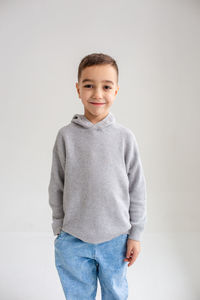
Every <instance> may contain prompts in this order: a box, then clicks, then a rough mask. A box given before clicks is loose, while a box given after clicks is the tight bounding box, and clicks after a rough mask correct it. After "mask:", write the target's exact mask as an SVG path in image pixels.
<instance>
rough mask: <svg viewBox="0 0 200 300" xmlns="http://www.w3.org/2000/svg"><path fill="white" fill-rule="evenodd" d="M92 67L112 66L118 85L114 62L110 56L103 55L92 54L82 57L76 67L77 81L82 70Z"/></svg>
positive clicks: (116, 67) (116, 68)
mask: <svg viewBox="0 0 200 300" xmlns="http://www.w3.org/2000/svg"><path fill="white" fill-rule="evenodd" d="M94 65H111V66H113V67H114V68H115V70H116V72H117V83H118V77H119V69H118V66H117V63H116V60H115V59H114V58H112V57H111V56H110V55H107V54H103V53H92V54H89V55H86V56H85V57H83V59H82V60H81V62H80V64H79V67H78V81H79V80H80V77H81V72H82V71H83V69H85V68H86V67H89V66H94Z"/></svg>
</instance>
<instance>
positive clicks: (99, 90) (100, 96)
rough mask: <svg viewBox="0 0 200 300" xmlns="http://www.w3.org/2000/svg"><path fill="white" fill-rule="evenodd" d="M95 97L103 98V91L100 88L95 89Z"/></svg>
mask: <svg viewBox="0 0 200 300" xmlns="http://www.w3.org/2000/svg"><path fill="white" fill-rule="evenodd" d="M93 98H94V99H101V98H102V92H101V89H100V88H96V89H94V93H93Z"/></svg>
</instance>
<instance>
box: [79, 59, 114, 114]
mask: <svg viewBox="0 0 200 300" xmlns="http://www.w3.org/2000/svg"><path fill="white" fill-rule="evenodd" d="M106 80H108V82H106ZM109 81H110V82H109ZM76 89H77V92H78V95H79V98H80V99H81V101H82V103H83V105H84V110H85V115H86V116H89V117H98V116H99V117H101V116H102V117H103V116H105V115H107V114H108V112H109V109H110V107H111V106H112V104H113V101H114V99H115V97H116V95H117V92H118V89H119V86H118V84H117V73H116V70H115V69H114V67H112V66H111V65H95V66H89V67H86V68H85V69H83V71H82V73H81V77H80V80H79V82H78V83H76ZM93 103H101V104H96V105H95V104H93Z"/></svg>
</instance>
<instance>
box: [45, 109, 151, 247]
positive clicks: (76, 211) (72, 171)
mask: <svg viewBox="0 0 200 300" xmlns="http://www.w3.org/2000/svg"><path fill="white" fill-rule="evenodd" d="M48 193H49V204H50V207H51V209H52V229H53V233H54V235H56V234H58V233H60V230H61V229H62V230H63V231H65V232H68V233H69V234H72V235H73V236H75V237H77V238H79V239H81V240H83V241H84V242H88V243H93V244H96V243H102V242H105V241H109V240H111V239H112V238H115V237H117V236H119V235H120V234H125V233H127V234H129V236H128V237H129V238H130V239H133V240H138V241H141V240H142V234H143V231H144V224H145V223H146V221H147V207H146V182H145V177H144V174H143V168H142V164H141V160H140V156H139V149H138V144H137V141H136V138H135V135H134V134H133V132H132V131H131V130H130V129H129V128H127V127H125V126H123V125H121V124H119V123H118V122H116V119H115V117H114V115H113V113H111V112H109V113H108V114H107V116H106V117H105V118H104V119H103V120H101V121H99V122H97V123H96V124H93V123H92V122H91V121H89V120H88V119H87V118H86V117H85V116H84V115H82V114H75V115H74V116H73V118H72V120H71V123H69V124H67V125H65V126H63V127H62V128H60V129H59V130H58V133H57V136H56V140H55V143H54V147H53V151H52V167H51V176H50V182H49V186H48Z"/></svg>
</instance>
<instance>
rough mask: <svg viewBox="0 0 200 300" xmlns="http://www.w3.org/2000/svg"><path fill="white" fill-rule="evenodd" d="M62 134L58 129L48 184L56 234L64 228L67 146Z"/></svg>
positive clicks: (53, 226)
mask: <svg viewBox="0 0 200 300" xmlns="http://www.w3.org/2000/svg"><path fill="white" fill-rule="evenodd" d="M64 145H65V144H64V140H63V137H62V134H61V129H60V130H59V131H58V133H57V136H56V140H55V143H54V146H53V151H52V165H51V175H50V182H49V186H48V194H49V205H50V207H51V209H52V229H53V233H54V235H56V234H59V233H60V230H61V228H62V224H63V219H64V211H63V190H64V176H65V175H64V174H65V146H64Z"/></svg>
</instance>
